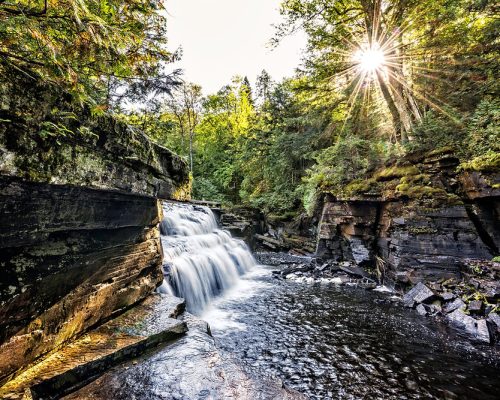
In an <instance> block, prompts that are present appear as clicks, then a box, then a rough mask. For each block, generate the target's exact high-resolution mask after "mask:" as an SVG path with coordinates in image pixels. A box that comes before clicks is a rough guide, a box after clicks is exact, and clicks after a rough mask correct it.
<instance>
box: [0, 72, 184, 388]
mask: <svg viewBox="0 0 500 400" xmlns="http://www.w3.org/2000/svg"><path fill="white" fill-rule="evenodd" d="M18 84H19V85H20V86H19V88H18V90H17V92H16V93H17V95H15V94H12V93H13V88H8V87H2V88H0V121H1V122H0V269H1V276H2V279H1V281H0V381H2V380H5V379H6V378H8V377H9V376H10V375H12V374H13V373H15V372H16V371H17V370H19V369H20V368H22V367H23V366H25V365H26V364H28V363H29V362H31V361H33V360H35V359H36V358H37V357H39V356H40V355H42V354H44V353H46V352H48V351H50V350H52V349H54V348H57V347H59V346H61V345H62V344H63V343H64V342H66V341H67V340H68V339H70V338H72V337H74V336H76V335H78V334H80V333H81V332H83V331H85V330H87V329H88V328H90V327H92V326H94V325H96V324H99V323H101V322H102V321H104V320H106V319H108V318H110V317H111V316H113V315H114V314H116V313H119V312H120V311H122V310H124V309H126V308H127V307H130V306H131V305H133V304H135V303H137V302H138V301H140V300H141V299H143V298H144V297H145V296H147V295H148V294H149V293H151V292H152V291H153V290H154V289H155V288H156V287H157V286H158V285H159V284H160V283H161V281H162V279H163V275H162V272H161V263H162V253H161V244H160V241H159V230H158V223H159V221H160V218H161V207H160V206H159V200H158V198H167V199H186V198H187V197H188V196H189V186H190V182H189V174H188V171H187V166H186V163H185V162H184V161H183V160H182V159H180V158H179V157H178V156H176V155H175V154H173V153H172V152H170V151H169V150H167V149H165V148H162V147H160V146H158V145H156V144H154V143H152V142H150V141H149V140H148V139H147V138H146V137H145V136H144V135H143V134H142V133H140V132H137V131H134V130H132V129H131V128H129V127H127V126H126V125H124V124H122V123H120V122H117V121H115V120H113V119H112V118H110V117H99V118H94V117H92V116H91V115H90V113H89V112H88V110H87V109H85V108H81V107H76V106H73V105H72V103H71V101H70V100H71V99H70V98H68V96H67V95H66V94H64V93H58V92H57V90H54V89H50V88H47V87H45V86H41V85H38V84H36V82H29V83H28V84H26V82H24V83H23V82H22V80H20V81H18ZM20 88H22V90H19V89H20Z"/></svg>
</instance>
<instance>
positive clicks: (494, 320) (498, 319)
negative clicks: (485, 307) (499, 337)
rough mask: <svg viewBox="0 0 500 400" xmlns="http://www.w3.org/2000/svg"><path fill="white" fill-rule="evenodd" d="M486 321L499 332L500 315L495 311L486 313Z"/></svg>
mask: <svg viewBox="0 0 500 400" xmlns="http://www.w3.org/2000/svg"><path fill="white" fill-rule="evenodd" d="M488 321H489V322H490V323H491V325H492V326H493V328H494V330H495V331H496V332H497V333H499V334H500V315H498V314H497V313H496V312H492V313H490V314H489V315H488Z"/></svg>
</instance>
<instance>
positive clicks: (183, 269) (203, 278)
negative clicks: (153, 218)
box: [159, 203, 256, 313]
mask: <svg viewBox="0 0 500 400" xmlns="http://www.w3.org/2000/svg"><path fill="white" fill-rule="evenodd" d="M163 213H164V218H163V221H162V223H161V225H160V228H161V235H162V237H161V240H162V245H163V252H164V262H163V271H164V275H165V280H164V282H163V285H162V286H161V287H160V289H159V290H160V292H163V293H170V294H174V295H176V296H178V297H183V298H184V299H186V306H187V309H188V310H189V311H191V312H193V313H199V312H201V311H202V310H203V309H204V308H205V306H206V305H207V304H208V303H209V302H210V301H211V299H213V298H214V297H216V296H217V295H219V294H221V293H222V292H224V291H225V290H226V289H229V288H230V287H232V286H234V285H235V284H236V283H237V281H238V280H239V279H240V276H241V275H243V274H244V273H246V272H248V271H249V270H250V269H251V268H252V267H253V266H254V265H255V264H256V262H255V260H254V258H253V256H252V254H251V253H250V251H249V250H248V247H247V246H246V244H245V243H244V242H243V241H241V240H237V239H234V238H232V237H231V235H230V234H229V232H227V231H223V230H220V229H218V226H217V222H216V220H215V217H214V214H213V213H212V211H211V210H210V209H209V208H208V207H202V206H197V205H191V204H174V203H164V204H163Z"/></svg>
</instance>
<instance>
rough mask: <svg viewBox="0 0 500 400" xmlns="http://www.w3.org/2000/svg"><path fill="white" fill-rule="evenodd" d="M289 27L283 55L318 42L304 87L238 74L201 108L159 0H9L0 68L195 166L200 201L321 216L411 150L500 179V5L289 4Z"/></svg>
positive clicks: (309, 55)
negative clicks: (324, 201)
mask: <svg viewBox="0 0 500 400" xmlns="http://www.w3.org/2000/svg"><path fill="white" fill-rule="evenodd" d="M166 7H167V9H168V2H166ZM281 15H282V21H281V23H278V24H277V27H276V33H275V36H274V38H272V42H274V43H275V44H278V43H279V42H280V41H281V40H282V39H283V38H284V37H286V36H288V35H293V33H294V32H296V31H297V30H302V31H304V32H305V33H306V35H307V38H308V43H307V49H306V50H305V53H304V55H303V63H302V64H301V65H300V66H297V71H296V74H295V75H294V76H291V77H289V78H286V79H284V80H282V81H275V80H274V79H273V77H272V76H270V75H269V74H268V73H267V72H266V71H265V70H264V71H262V73H261V74H260V76H259V77H258V78H257V80H256V82H255V83H254V84H253V85H252V84H251V83H250V82H249V80H248V78H246V77H239V76H235V77H234V79H233V80H232V81H231V82H228V83H227V85H226V86H224V87H222V88H221V89H220V90H219V91H218V92H216V93H212V94H209V95H207V96H203V92H202V88H201V87H200V86H199V85H198V84H196V83H189V82H182V80H181V75H180V71H177V70H173V71H171V72H168V73H167V72H166V71H168V68H170V67H171V65H172V62H174V61H175V60H176V59H178V57H180V52H176V51H173V52H171V51H169V50H168V49H167V35H166V33H167V31H166V27H167V25H168V14H167V13H166V12H165V10H164V8H163V2H162V1H160V0H157V1H154V0H153V1H142V0H126V1H120V2H118V1H114V0H107V1H101V0H95V1H94V0H39V1H27V0H21V1H10V0H0V19H1V24H0V56H1V60H2V61H1V63H0V69H5V68H15V69H16V70H18V71H21V73H23V74H26V76H27V77H30V76H33V75H37V76H40V77H41V78H42V79H44V80H47V81H48V82H52V83H54V84H56V85H59V86H62V87H63V88H65V90H68V91H70V92H71V93H72V94H73V95H74V98H75V99H76V101H80V102H85V103H88V104H90V105H91V106H92V107H93V109H95V110H100V111H101V112H108V113H113V114H114V115H115V116H116V117H117V118H119V119H122V120H125V121H127V122H128V123H130V124H132V125H134V126H137V127H140V128H141V129H143V130H144V131H145V132H146V133H147V134H148V135H149V136H150V137H152V138H153V139H154V140H156V141H158V142H159V143H161V144H163V145H165V146H167V147H170V148H172V149H173V150H174V151H176V152H178V153H179V154H181V155H182V156H185V157H186V159H187V160H188V162H189V165H190V169H191V173H192V176H193V184H194V196H195V197H196V198H199V199H206V200H217V201H221V202H224V203H227V204H243V205H250V206H254V207H258V208H260V209H262V210H264V211H265V212H269V213H277V214H286V213H289V212H295V211H297V212H300V211H301V210H303V209H307V210H309V211H311V210H312V208H313V207H314V204H315V202H316V200H317V199H318V198H319V195H320V194H321V193H325V192H327V193H332V194H334V195H336V196H345V195H348V192H347V191H346V187H349V185H350V184H351V186H350V187H352V183H353V182H354V181H356V180H360V179H361V178H368V177H369V176H370V175H371V174H373V172H374V171H375V170H377V169H378V168H381V167H382V166H384V165H385V164H387V163H390V162H394V161H395V160H398V159H400V158H401V157H402V156H404V155H407V154H411V153H415V152H426V151H433V150H436V149H439V148H450V149H453V151H454V152H455V154H456V155H457V156H458V157H460V159H461V160H462V161H463V163H462V168H474V169H476V170H481V169H483V170H487V169H498V168H500V133H499V122H500V98H499V76H498V75H499V74H498V71H499V65H498V64H499V61H498V60H499V59H500V57H499V47H500V39H499V36H500V35H499V31H500V19H499V18H498V15H499V8H498V5H497V4H496V2H493V1H489V0H395V1H384V0H335V1H333V0H284V1H283V2H282V4H281ZM277 22H278V21H277ZM27 79H28V78H27ZM124 102H129V103H133V104H141V105H142V107H139V108H137V107H136V108H127V107H123V104H124Z"/></svg>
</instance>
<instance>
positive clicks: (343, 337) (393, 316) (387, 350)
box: [162, 206, 500, 400]
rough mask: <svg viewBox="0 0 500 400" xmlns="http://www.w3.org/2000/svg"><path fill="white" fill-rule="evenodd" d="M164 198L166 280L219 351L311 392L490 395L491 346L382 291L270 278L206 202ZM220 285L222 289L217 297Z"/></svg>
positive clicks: (495, 375)
mask: <svg viewBox="0 0 500 400" xmlns="http://www.w3.org/2000/svg"><path fill="white" fill-rule="evenodd" d="M189 207H192V206H182V207H180V208H179V207H178V206H174V207H173V206H168V208H167V209H166V218H165V221H164V223H163V224H162V231H163V232H164V233H169V234H171V235H175V236H172V237H163V244H164V246H165V253H166V256H167V259H168V265H167V266H166V267H167V270H168V269H169V271H170V274H171V275H170V278H169V282H171V284H169V285H168V286H167V285H165V286H164V290H166V288H167V287H169V288H170V290H172V291H174V292H175V293H176V294H178V295H182V296H184V297H186V298H187V303H188V306H189V307H190V308H191V309H193V310H195V311H196V313H197V314H198V315H201V316H202V318H204V319H205V320H207V321H208V322H209V323H210V325H211V328H212V332H213V334H214V336H215V339H216V342H217V345H218V347H219V349H220V350H221V351H222V352H223V353H224V354H225V355H226V356H227V357H230V358H231V359H233V360H234V361H235V362H237V363H238V364H240V365H241V366H242V368H244V369H245V370H246V371H248V373H250V374H252V375H254V376H256V377H259V376H260V377H265V378H269V377H271V378H274V377H276V378H279V379H281V380H283V382H284V383H285V384H286V385H287V386H289V387H291V388H294V389H296V390H298V391H300V392H302V393H304V394H305V395H307V396H308V397H309V398H311V399H322V400H323V399H325V400H327V399H394V400H400V399H468V400H469V399H471V400H474V399H478V400H479V399H481V400H489V399H491V400H493V399H498V398H499V395H498V393H500V379H499V376H500V353H499V348H498V346H497V347H490V346H485V345H480V344H472V343H470V341H469V340H468V339H466V338H463V337H461V336H460V335H459V334H458V333H457V332H455V331H453V330H451V329H449V328H448V327H447V326H446V325H444V324H443V323H441V322H439V321H438V320H436V319H431V318H425V317H421V316H419V315H418V314H417V313H416V312H414V311H411V310H408V309H405V308H403V307H402V306H401V305H400V303H398V302H394V301H391V297H390V295H389V294H386V293H376V292H369V291H364V290H360V289H353V288H346V287H337V286H335V285H331V284H330V285H319V284H315V285H312V284H305V283H297V282H289V281H282V280H278V279H276V278H274V277H273V274H272V273H271V271H272V269H276V267H267V266H261V265H255V264H254V260H253V258H252V256H251V255H250V254H249V253H248V250H247V249H246V246H245V245H244V244H242V243H241V242H239V241H235V240H234V239H232V238H231V237H230V236H229V235H228V234H227V233H225V232H221V231H219V230H217V228H216V223H215V219H214V218H213V215H212V214H211V213H210V211H209V210H207V209H204V208H198V207H194V208H189ZM222 293H223V295H221V294H222Z"/></svg>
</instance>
